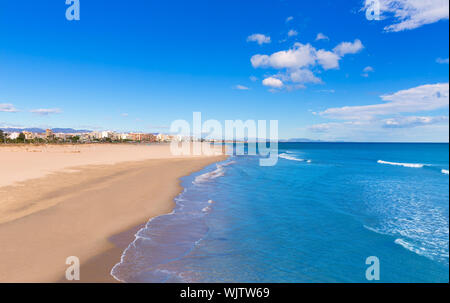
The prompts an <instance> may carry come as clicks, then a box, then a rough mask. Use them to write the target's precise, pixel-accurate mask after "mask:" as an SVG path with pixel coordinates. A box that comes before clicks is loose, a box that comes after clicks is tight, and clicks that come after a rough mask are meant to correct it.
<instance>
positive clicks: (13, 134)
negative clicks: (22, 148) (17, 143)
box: [8, 133, 20, 140]
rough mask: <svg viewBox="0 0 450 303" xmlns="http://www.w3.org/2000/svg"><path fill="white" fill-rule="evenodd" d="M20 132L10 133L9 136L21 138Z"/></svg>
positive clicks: (10, 137) (13, 138) (12, 138)
mask: <svg viewBox="0 0 450 303" xmlns="http://www.w3.org/2000/svg"><path fill="white" fill-rule="evenodd" d="M19 135H20V133H10V134H8V138H9V139H11V140H15V139H17V138H19Z"/></svg>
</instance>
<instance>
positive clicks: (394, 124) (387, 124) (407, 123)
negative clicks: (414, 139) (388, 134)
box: [383, 116, 448, 128]
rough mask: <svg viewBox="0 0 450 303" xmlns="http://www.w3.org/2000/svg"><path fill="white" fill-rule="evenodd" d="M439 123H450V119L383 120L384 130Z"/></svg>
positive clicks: (440, 117) (398, 118)
mask: <svg viewBox="0 0 450 303" xmlns="http://www.w3.org/2000/svg"><path fill="white" fill-rule="evenodd" d="M438 123H446V124H447V123H448V117H446V116H437V117H418V116H409V117H397V118H390V119H385V120H383V127H384V128H411V127H416V126H424V125H431V124H438Z"/></svg>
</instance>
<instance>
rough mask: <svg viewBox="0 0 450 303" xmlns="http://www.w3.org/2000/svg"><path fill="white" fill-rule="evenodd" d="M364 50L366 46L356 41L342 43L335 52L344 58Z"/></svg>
mask: <svg viewBox="0 0 450 303" xmlns="http://www.w3.org/2000/svg"><path fill="white" fill-rule="evenodd" d="M363 48H364V45H363V44H362V43H361V40H359V39H355V41H354V42H342V43H339V44H338V45H337V46H336V47H335V48H334V49H333V51H334V52H335V53H336V54H337V55H339V56H341V57H342V56H344V55H346V54H356V53H358V52H359V51H361V50H362V49H363Z"/></svg>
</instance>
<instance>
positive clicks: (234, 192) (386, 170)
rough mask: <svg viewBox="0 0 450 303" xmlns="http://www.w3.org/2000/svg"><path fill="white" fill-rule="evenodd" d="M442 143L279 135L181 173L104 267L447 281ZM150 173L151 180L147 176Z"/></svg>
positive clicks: (186, 278) (151, 275) (122, 276)
mask: <svg viewBox="0 0 450 303" xmlns="http://www.w3.org/2000/svg"><path fill="white" fill-rule="evenodd" d="M448 159H449V148H448V144H384V143H383V144H381V143H380V144H379V143H367V144H366V143H280V144H279V159H278V163H277V165H275V166H269V167H262V166H259V157H258V156H246V155H244V156H232V157H230V158H229V159H228V160H226V161H225V162H222V163H218V164H214V165H211V166H210V167H207V168H206V169H204V170H202V171H201V172H198V173H195V174H193V175H191V176H188V177H185V178H183V179H182V185H183V186H184V188H185V190H184V192H183V193H182V194H180V195H179V196H178V197H177V198H176V202H177V206H176V207H175V209H174V211H173V212H172V213H171V214H168V215H164V216H160V217H157V218H155V219H153V220H151V221H150V222H149V223H148V224H147V226H146V227H145V228H143V229H141V230H140V231H139V232H138V234H137V236H136V240H135V241H134V242H133V243H131V244H130V246H129V247H128V248H127V250H126V251H125V252H124V254H123V256H122V261H121V262H120V263H119V264H117V265H116V266H115V267H114V269H113V270H112V274H113V275H114V276H115V277H116V278H117V279H119V280H122V281H127V282H368V281H367V280H366V278H365V272H366V269H367V267H368V266H369V265H366V263H365V261H366V258H367V257H369V256H376V257H378V259H379V261H380V282H448V281H449V234H448V231H449V175H448V169H449V163H448ZM149 182H151V180H149Z"/></svg>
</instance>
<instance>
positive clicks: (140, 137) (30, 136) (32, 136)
mask: <svg viewBox="0 0 450 303" xmlns="http://www.w3.org/2000/svg"><path fill="white" fill-rule="evenodd" d="M172 141H201V140H200V139H196V138H194V137H188V136H181V135H168V134H163V133H118V132H114V131H86V132H79V131H76V132H72V133H67V132H56V131H53V130H52V129H46V130H45V131H44V130H42V131H40V132H39V131H35V132H31V131H26V130H23V131H7V130H0V144H1V143H55V144H56V143H102V142H103V143H112V142H116V143H121V142H123V143H126V142H146V143H151V142H159V143H164V142H172Z"/></svg>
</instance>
